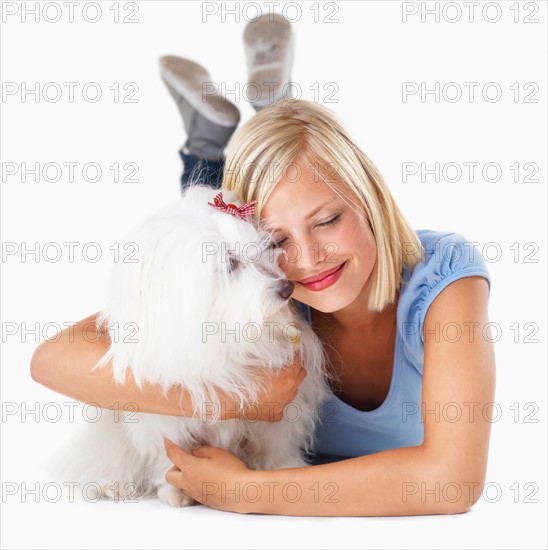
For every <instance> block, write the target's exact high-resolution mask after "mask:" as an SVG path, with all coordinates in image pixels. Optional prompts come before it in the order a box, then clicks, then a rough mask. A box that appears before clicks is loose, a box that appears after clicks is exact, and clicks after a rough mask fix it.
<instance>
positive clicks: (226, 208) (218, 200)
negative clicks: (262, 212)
mask: <svg viewBox="0 0 548 550" xmlns="http://www.w3.org/2000/svg"><path fill="white" fill-rule="evenodd" d="M257 202H258V201H251V202H246V203H245V204H242V206H236V205H235V204H232V203H229V204H225V202H224V201H223V192H222V191H221V192H220V193H219V194H218V195H217V196H216V197H215V198H214V199H213V204H212V203H210V202H208V203H207V204H209V206H213V208H216V209H217V210H220V211H221V212H226V213H228V214H232V215H233V216H239V217H240V218H242V220H245V221H247V220H246V218H247V217H248V216H251V215H252V214H253V213H254V212H255V204H257Z"/></svg>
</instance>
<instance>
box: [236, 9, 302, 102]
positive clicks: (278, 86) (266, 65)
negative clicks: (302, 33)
mask: <svg viewBox="0 0 548 550" xmlns="http://www.w3.org/2000/svg"><path fill="white" fill-rule="evenodd" d="M294 49H295V34H294V32H293V29H292V26H291V23H289V22H288V21H287V20H286V19H285V18H284V17H283V16H282V15H281V14H279V13H264V14H262V15H260V16H258V17H256V18H255V19H252V20H251V21H250V22H249V23H248V24H247V25H246V27H245V30H244V50H245V54H246V59H247V71H248V75H249V78H248V88H247V89H248V94H247V95H248V99H249V101H250V103H251V105H252V106H253V108H254V109H255V110H256V111H260V110H261V109H262V108H263V107H266V105H268V104H270V103H273V102H274V101H277V100H278V99H281V98H282V97H285V98H290V97H292V93H291V88H292V86H290V85H289V86H288V84H290V82H291V69H292V66H293V53H294ZM255 95H257V97H254V96H255Z"/></svg>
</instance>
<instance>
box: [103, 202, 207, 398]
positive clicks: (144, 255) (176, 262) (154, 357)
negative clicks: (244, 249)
mask: <svg viewBox="0 0 548 550" xmlns="http://www.w3.org/2000/svg"><path fill="white" fill-rule="evenodd" d="M208 236H209V239H208ZM214 238H215V233H214V232H212V230H211V226H210V225H208V221H207V219H204V216H203V212H202V216H201V217H200V216H199V215H198V213H196V212H192V211H189V210H188V209H187V208H185V206H184V204H183V203H177V205H175V206H174V207H169V208H166V209H163V210H161V211H160V212H158V213H157V214H155V215H154V216H151V217H150V218H148V219H147V220H146V221H145V222H144V223H143V224H141V225H140V226H138V227H137V228H136V229H134V230H133V231H131V232H130V233H128V235H126V237H125V239H124V243H127V244H128V245H129V246H134V247H135V248H136V250H137V253H136V254H135V257H133V258H131V259H130V260H128V261H124V262H120V263H117V264H115V265H114V266H113V269H112V270H111V275H110V280H109V287H108V288H109V297H108V307H107V309H106V310H105V311H106V312H108V324H109V331H110V335H111V340H112V346H111V349H110V350H109V352H110V356H111V357H112V358H113V369H114V374H115V377H116V378H117V379H118V380H120V381H121V380H123V378H124V373H125V370H126V369H127V368H128V367H129V368H131V370H132V373H133V375H134V377H135V379H136V381H137V382H138V383H139V384H140V383H141V382H142V381H143V380H147V381H150V382H160V383H162V384H163V385H164V387H165V388H167V387H169V385H172V384H176V383H178V384H185V382H186V383H188V384H192V382H193V381H194V382H195V381H196V379H197V375H198V373H199V372H200V369H201V368H202V367H203V363H204V360H205V359H206V358H207V354H206V345H205V344H204V343H203V331H204V326H205V323H207V322H208V321H209V320H210V319H209V311H210V309H211V304H212V302H213V299H214V290H215V284H216V280H215V276H216V269H217V265H216V261H217V259H216V258H215V257H208V247H209V250H210V251H211V250H213V249H214V248H215V242H214ZM209 350H210V351H211V348H209Z"/></svg>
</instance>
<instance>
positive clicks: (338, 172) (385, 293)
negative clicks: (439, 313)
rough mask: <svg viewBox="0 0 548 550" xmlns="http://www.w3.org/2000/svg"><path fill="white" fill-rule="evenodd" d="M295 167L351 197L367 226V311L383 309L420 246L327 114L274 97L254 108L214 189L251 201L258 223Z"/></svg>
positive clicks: (375, 174)
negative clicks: (373, 256)
mask: <svg viewBox="0 0 548 550" xmlns="http://www.w3.org/2000/svg"><path fill="white" fill-rule="evenodd" d="M298 161H306V162H307V163H308V166H309V168H310V169H312V168H313V167H314V168H315V169H316V171H317V172H316V173H317V174H318V175H320V177H321V179H322V182H323V183H325V184H327V185H329V183H332V182H333V181H334V180H333V179H331V180H330V179H329V178H330V177H331V175H333V174H334V175H335V181H337V182H340V183H342V186H343V188H344V189H345V195H346V197H342V198H344V199H347V198H348V197H349V196H350V197H352V198H353V199H354V201H353V202H352V207H353V208H355V209H356V211H357V212H358V213H359V214H360V215H361V216H362V219H364V220H365V221H367V222H368V223H369V226H370V227H371V231H372V232H373V235H374V237H375V241H376V246H377V261H376V262H375V266H374V268H373V273H372V279H371V283H370V284H371V292H370V296H369V303H368V307H369V309H370V310H373V311H381V310H383V309H384V307H385V306H386V305H387V304H388V303H392V302H393V301H394V300H395V298H396V293H397V291H398V290H399V288H400V286H401V284H402V283H403V279H402V273H403V269H404V267H406V266H407V267H410V268H412V267H415V266H416V265H417V264H418V263H419V262H421V261H422V260H423V254H424V252H423V249H422V243H421V242H420V239H419V237H418V235H417V234H416V232H415V231H414V230H413V229H412V227H411V226H410V225H409V223H408V222H407V220H406V219H405V217H404V216H403V214H402V213H401V211H400V209H399V208H398V206H397V204H396V202H395V201H394V199H393V197H392V195H391V193H390V190H389V189H388V187H387V185H386V183H385V182H384V180H383V178H382V176H381V174H380V173H379V171H378V170H377V168H376V167H375V165H374V164H373V162H371V160H370V159H369V158H368V157H367V155H366V154H365V153H363V151H361V149H360V148H359V147H358V146H357V145H356V144H355V143H354V141H353V140H352V139H351V137H350V135H349V133H348V132H347V131H346V130H345V129H344V128H343V125H342V124H341V122H340V121H339V119H338V118H337V117H336V116H335V114H334V113H333V112H332V111H331V110H329V109H328V108H326V107H324V106H322V105H319V104H318V103H314V102H312V101H308V100H304V99H281V100H279V101H276V102H274V103H271V104H270V105H268V106H267V107H265V108H263V109H261V110H260V111H259V112H258V113H257V114H256V115H255V116H253V117H252V118H251V119H250V120H248V121H247V122H246V123H245V124H244V125H242V126H241V127H240V128H239V129H238V130H237V132H235V133H234V135H233V136H232V139H231V141H230V142H229V144H228V147H227V149H226V160H225V166H224V175H223V183H222V188H223V189H226V190H231V191H234V192H236V193H237V194H238V195H239V196H240V198H241V199H242V200H243V201H244V202H249V201H252V200H257V201H258V203H257V205H256V206H255V214H254V221H255V222H256V223H257V224H259V220H260V218H261V211H262V208H263V205H264V204H266V202H267V200H268V198H269V196H270V194H271V193H272V191H273V190H274V187H275V186H276V184H277V183H278V182H279V181H280V180H282V179H283V178H284V176H285V177H286V170H287V168H288V167H289V166H290V165H295V164H297V162H298ZM333 168H334V170H333ZM330 187H331V186H330ZM331 188H332V189H333V187H331ZM333 190H334V191H335V192H337V190H336V189H333Z"/></svg>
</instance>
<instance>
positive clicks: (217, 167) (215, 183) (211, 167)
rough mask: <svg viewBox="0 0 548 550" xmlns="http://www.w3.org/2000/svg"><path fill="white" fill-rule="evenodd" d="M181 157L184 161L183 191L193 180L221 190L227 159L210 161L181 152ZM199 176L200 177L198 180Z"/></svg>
mask: <svg viewBox="0 0 548 550" xmlns="http://www.w3.org/2000/svg"><path fill="white" fill-rule="evenodd" d="M179 156H180V157H181V160H182V161H183V173H182V175H181V191H184V190H185V189H186V188H187V187H188V184H189V181H190V180H191V179H198V180H199V181H200V183H204V184H206V185H209V186H211V187H213V188H215V189H220V188H221V185H222V183H223V173H224V164H225V159H224V157H223V158H220V159H219V160H208V159H205V158H201V157H197V156H196V155H192V154H190V153H188V154H187V153H185V152H184V151H183V149H180V150H179ZM198 175H199V176H200V177H199V178H198Z"/></svg>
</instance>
